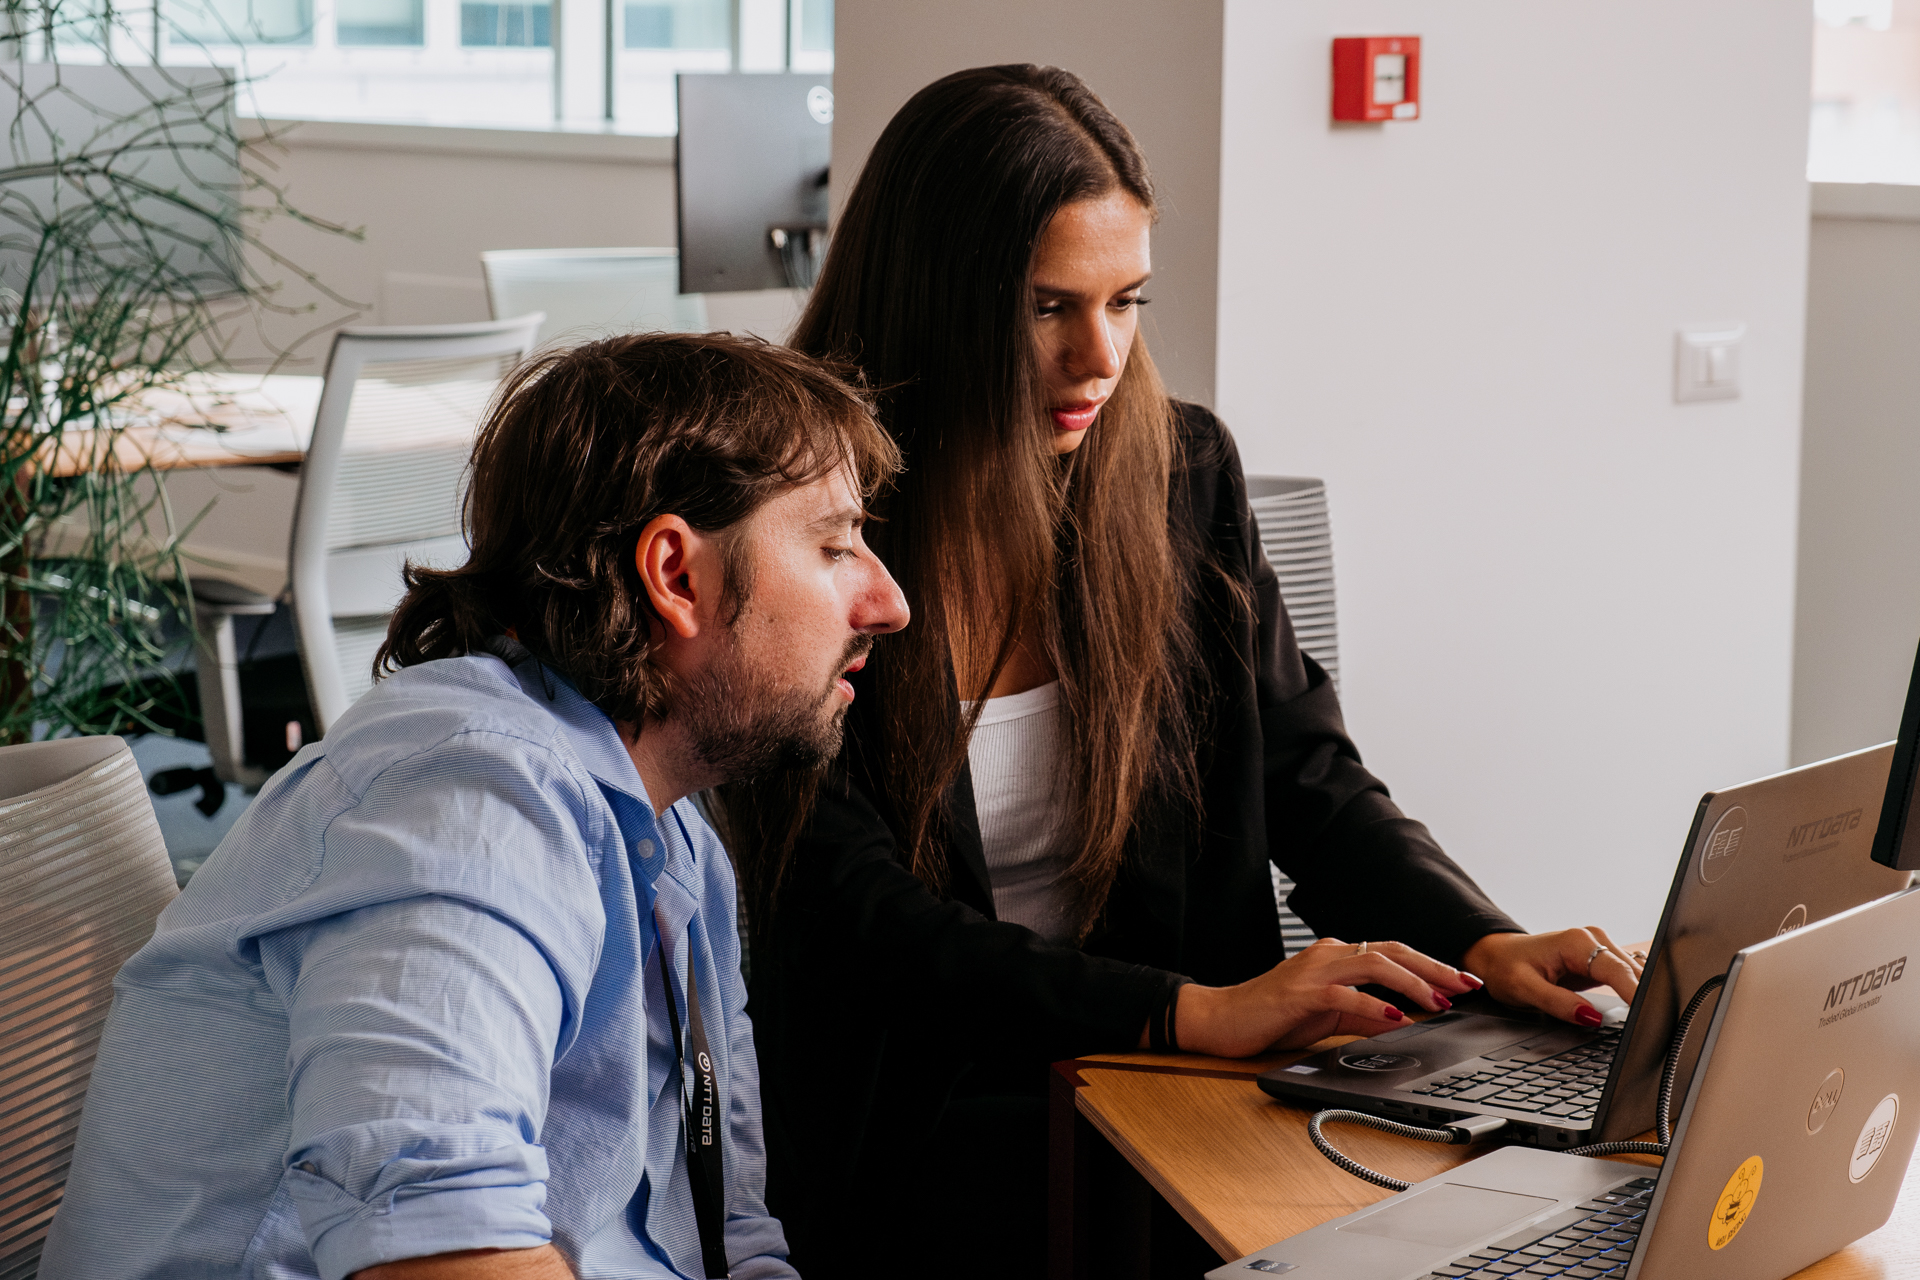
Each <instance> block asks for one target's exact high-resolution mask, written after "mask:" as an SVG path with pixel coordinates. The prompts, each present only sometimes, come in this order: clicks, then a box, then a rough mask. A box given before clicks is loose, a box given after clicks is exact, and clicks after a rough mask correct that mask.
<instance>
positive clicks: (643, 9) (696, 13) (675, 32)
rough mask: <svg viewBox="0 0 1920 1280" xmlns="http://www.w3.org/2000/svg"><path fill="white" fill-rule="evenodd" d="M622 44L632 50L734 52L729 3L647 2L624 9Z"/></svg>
mask: <svg viewBox="0 0 1920 1280" xmlns="http://www.w3.org/2000/svg"><path fill="white" fill-rule="evenodd" d="M624 19H625V26H624V29H623V31H622V38H623V43H624V44H625V46H626V47H627V48H629V49H709V50H712V49H731V48H732V47H733V15H732V12H731V7H730V5H729V0H667V2H666V3H662V2H661V0H646V3H641V4H628V5H627V6H626V7H625V10H624Z"/></svg>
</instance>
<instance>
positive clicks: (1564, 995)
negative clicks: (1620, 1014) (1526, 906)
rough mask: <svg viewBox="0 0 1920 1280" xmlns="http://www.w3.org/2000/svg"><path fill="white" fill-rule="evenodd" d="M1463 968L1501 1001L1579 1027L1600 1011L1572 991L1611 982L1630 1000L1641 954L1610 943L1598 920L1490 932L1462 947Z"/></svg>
mask: <svg viewBox="0 0 1920 1280" xmlns="http://www.w3.org/2000/svg"><path fill="white" fill-rule="evenodd" d="M1463 958H1464V959H1465V960H1466V963H1467V967H1468V968H1470V969H1472V970H1473V971H1474V972H1475V973H1477V974H1479V975H1480V976H1481V977H1482V978H1485V979H1486V982H1487V994H1489V995H1491V996H1492V997H1493V998H1494V999H1496V1000H1498V1001H1500V1002H1501V1003H1502V1004H1511V1005H1517V1006H1519V1007H1520V1008H1523V1009H1539V1010H1540V1011H1541V1012H1543V1013H1550V1014H1552V1015H1553V1016H1554V1017H1556V1018H1561V1019H1564V1020H1565V1021H1567V1022H1574V1023H1578V1024H1579V1025H1581V1026H1583V1027H1597V1026H1599V1025H1600V1011H1599V1010H1598V1009H1596V1008H1594V1007H1593V1006H1592V1005H1590V1004H1588V1003H1587V1002H1586V1001H1585V1000H1584V999H1582V998H1581V997H1580V996H1578V995H1575V994H1574V993H1575V992H1576V991H1582V990H1585V989H1587V988H1589V987H1599V986H1608V987H1612V988H1613V989H1614V990H1615V991H1616V992H1618V993H1619V996H1620V998H1621V999H1622V1000H1625V1001H1627V1002H1628V1003H1629V1004H1631V1003H1632V1002H1633V993H1634V991H1635V989H1636V988H1638V987H1639V985H1640V961H1641V959H1642V957H1637V956H1636V955H1634V954H1632V953H1629V952H1628V951H1627V949H1626V948H1625V947H1622V946H1618V945H1616V944H1615V942H1614V941H1613V939H1612V938H1609V937H1608V936H1607V931H1606V930H1605V929H1602V928H1600V927H1599V926H1598V925H1593V926H1589V927H1588V928H1585V929H1562V930H1560V931H1559V932H1558V933H1490V934H1488V935H1487V936H1486V937H1484V938H1482V939H1480V941H1478V942H1476V943H1474V944H1473V945H1472V946H1471V947H1468V948H1467V954H1466V955H1465V956H1464V957H1463Z"/></svg>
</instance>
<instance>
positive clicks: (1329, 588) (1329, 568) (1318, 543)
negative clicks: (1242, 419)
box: [1247, 476, 1340, 955]
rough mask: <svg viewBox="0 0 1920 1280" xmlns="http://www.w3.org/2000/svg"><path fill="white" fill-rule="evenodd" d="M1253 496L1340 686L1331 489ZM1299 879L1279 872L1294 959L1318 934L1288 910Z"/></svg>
mask: <svg viewBox="0 0 1920 1280" xmlns="http://www.w3.org/2000/svg"><path fill="white" fill-rule="evenodd" d="M1247 498H1248V503H1249V505H1250V506H1252V508H1253V519H1254V524H1255V525H1256V526H1258V528H1259V530H1260V549H1261V550H1262V551H1264V552H1265V553H1266V556H1267V563H1268V564H1270V565H1272V566H1273V571H1274V572H1275V573H1276V574H1278V575H1279V577H1280V598H1281V599H1282V600H1285V601H1286V603H1287V616H1288V617H1289V618H1291V619H1292V620H1293V632H1294V635H1295V636H1296V637H1297V638H1298V640H1299V642H1300V647H1301V649H1303V650H1305V651H1306V653H1307V655H1308V656H1309V657H1311V658H1312V659H1313V660H1314V661H1315V662H1317V663H1319V664H1320V665H1321V666H1322V667H1324V668H1326V672H1327V675H1328V676H1329V677H1330V678H1331V679H1332V680H1333V685H1334V688H1335V689H1338V688H1339V687H1340V633H1339V628H1338V627H1337V626H1336V625H1335V620H1334V601H1333V527H1332V525H1331V523H1330V522H1329V520H1328V518H1327V486H1326V484H1325V483H1324V482H1323V481H1319V480H1309V479H1306V478H1304V477H1301V476H1248V477H1247ZM1292 892H1293V881H1291V880H1289V879H1287V877H1285V876H1283V875H1281V874H1280V868H1278V867H1275V868H1274V869H1273V896H1274V901H1275V903H1276V904H1277V906H1278V908H1279V911H1280V936H1281V938H1282V940H1283V941H1284V942H1285V943H1286V944H1287V954H1288V955H1292V954H1293V953H1294V952H1296V951H1298V950H1299V949H1300V948H1302V947H1304V946H1306V945H1308V944H1309V943H1311V942H1312V941H1313V930H1311V929H1309V928H1308V927H1307V925H1306V922H1305V921H1303V920H1301V919H1300V917H1299V916H1296V915H1294V914H1293V912H1292V911H1290V910H1288V909H1287V895H1288V894H1290V893H1292Z"/></svg>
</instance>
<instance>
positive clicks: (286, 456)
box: [46, 373, 323, 476]
mask: <svg viewBox="0 0 1920 1280" xmlns="http://www.w3.org/2000/svg"><path fill="white" fill-rule="evenodd" d="M322 381H323V380H322V379H320V378H314V377H305V376H300V375H294V374H274V375H272V376H261V375H259V374H238V373H217V374H216V373H208V374H194V375H192V376H191V377H190V378H188V379H187V380H186V381H185V383H184V384H183V385H182V386H181V387H180V388H179V389H178V390H167V391H154V392H151V393H149V394H148V395H146V396H144V397H142V398H141V402H140V404H139V406H138V407H137V408H136V409H135V410H133V411H132V412H130V413H129V414H128V417H129V418H130V419H131V422H130V425H128V426H127V427H125V428H124V429H123V430H121V431H118V432H108V431H68V432H65V433H63V434H62V436H61V438H60V446H59V448H58V449H54V450H49V451H48V452H49V453H50V454H51V455H52V457H51V461H50V462H48V463H47V464H46V467H47V470H48V471H49V472H51V473H52V474H54V475H57V476H73V475H80V474H82V473H84V472H87V471H92V470H97V469H99V468H100V467H101V466H102V465H103V464H106V465H110V466H111V467H112V468H114V469H116V470H120V471H138V470H155V471H174V470H180V469H183V468H189V467H257V466H269V465H274V464H281V463H290V462H292V463H297V462H299V461H300V460H301V459H302V458H304V457H305V456H306V451H307V440H308V438H309V437H310V436H311V435H312V433H313V415H314V411H315V410H316V409H317V408H318V407H319V404H320V387H321V383H322ZM109 452H111V455H112V457H111V461H110V462H109V461H108V458H107V456H106V455H107V454H108V453H109Z"/></svg>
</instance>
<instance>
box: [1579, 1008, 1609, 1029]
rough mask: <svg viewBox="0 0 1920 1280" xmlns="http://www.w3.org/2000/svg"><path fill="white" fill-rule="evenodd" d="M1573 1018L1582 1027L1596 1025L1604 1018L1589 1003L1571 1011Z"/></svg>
mask: <svg viewBox="0 0 1920 1280" xmlns="http://www.w3.org/2000/svg"><path fill="white" fill-rule="evenodd" d="M1573 1020H1574V1021H1575V1022H1577V1023H1579V1024H1580V1025H1581V1026H1583V1027H1597V1026H1599V1025H1600V1024H1601V1022H1602V1021H1604V1019H1602V1018H1601V1016H1600V1011H1599V1010H1598V1009H1596V1008H1594V1007H1593V1006H1592V1005H1590V1004H1583V1005H1581V1006H1580V1007H1579V1008H1578V1009H1575V1010H1574V1011H1573Z"/></svg>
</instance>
